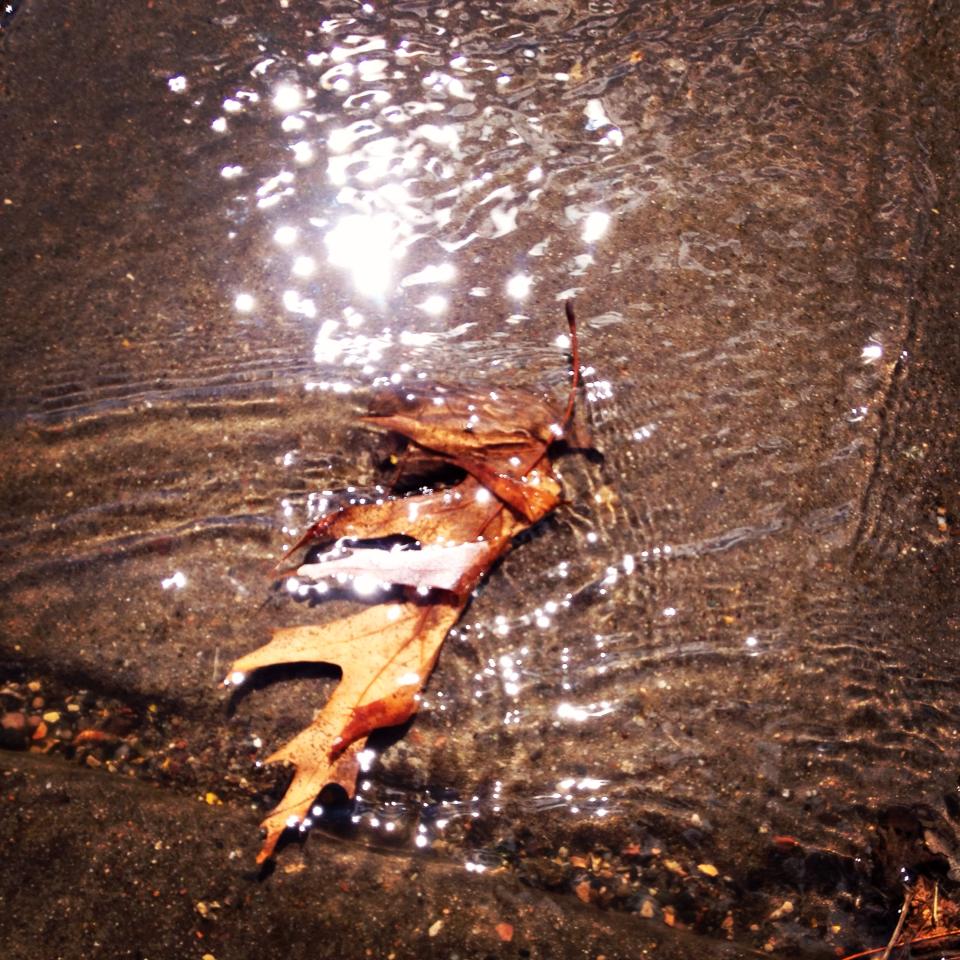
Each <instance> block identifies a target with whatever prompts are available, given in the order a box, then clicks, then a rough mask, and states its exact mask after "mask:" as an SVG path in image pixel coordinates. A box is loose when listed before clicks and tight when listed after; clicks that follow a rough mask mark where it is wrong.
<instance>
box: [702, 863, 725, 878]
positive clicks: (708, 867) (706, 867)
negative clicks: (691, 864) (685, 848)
mask: <svg viewBox="0 0 960 960" xmlns="http://www.w3.org/2000/svg"><path fill="white" fill-rule="evenodd" d="M697 869H698V870H699V871H700V872H701V873H702V874H704V875H705V876H708V877H716V876H718V875H719V873H720V871H719V870H718V869H717V868H716V867H715V866H714V865H713V864H712V863H698V864H697Z"/></svg>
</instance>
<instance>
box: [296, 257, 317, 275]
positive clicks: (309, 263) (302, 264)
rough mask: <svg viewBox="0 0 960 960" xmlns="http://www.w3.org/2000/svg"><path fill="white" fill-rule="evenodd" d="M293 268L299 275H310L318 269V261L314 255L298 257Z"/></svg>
mask: <svg viewBox="0 0 960 960" xmlns="http://www.w3.org/2000/svg"><path fill="white" fill-rule="evenodd" d="M292 269H293V272H294V273H295V274H296V275H297V276H298V277H309V276H310V275H311V274H312V273H313V271H314V270H316V269H317V262H316V260H314V259H313V257H297V259H296V260H294V261H293V268H292Z"/></svg>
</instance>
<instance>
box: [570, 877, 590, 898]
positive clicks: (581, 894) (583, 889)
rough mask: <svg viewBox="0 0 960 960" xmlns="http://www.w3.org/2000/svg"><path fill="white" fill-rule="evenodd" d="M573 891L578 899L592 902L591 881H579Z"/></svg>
mask: <svg viewBox="0 0 960 960" xmlns="http://www.w3.org/2000/svg"><path fill="white" fill-rule="evenodd" d="M573 892H574V893H575V894H576V895H577V899H578V900H582V901H583V902H584V903H589V902H590V881H589V880H583V881H582V882H581V883H578V884H577V885H576V886H575V887H574V888H573Z"/></svg>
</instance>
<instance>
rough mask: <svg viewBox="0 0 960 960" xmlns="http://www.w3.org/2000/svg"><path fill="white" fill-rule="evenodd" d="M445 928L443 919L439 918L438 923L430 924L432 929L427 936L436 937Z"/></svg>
mask: <svg viewBox="0 0 960 960" xmlns="http://www.w3.org/2000/svg"><path fill="white" fill-rule="evenodd" d="M442 929H443V921H442V920H437V922H436V923H432V924H430V929H429V930H428V931H427V936H429V937H435V936H436V935H437V934H438V933H439V932H440V931H441V930H442Z"/></svg>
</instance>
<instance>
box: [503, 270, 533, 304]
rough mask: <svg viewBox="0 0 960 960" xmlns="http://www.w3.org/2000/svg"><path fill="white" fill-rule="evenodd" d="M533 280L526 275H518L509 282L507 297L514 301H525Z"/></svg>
mask: <svg viewBox="0 0 960 960" xmlns="http://www.w3.org/2000/svg"><path fill="white" fill-rule="evenodd" d="M532 286H533V280H532V279H531V278H530V277H528V276H527V275H526V274H523V273H518V274H515V275H514V276H512V277H511V278H510V279H509V280H508V281H507V296H508V297H513V299H514V300H523V298H524V297H526V296H527V295H528V294H529V293H530V288H531V287H532Z"/></svg>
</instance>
